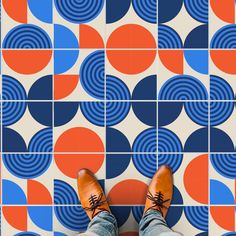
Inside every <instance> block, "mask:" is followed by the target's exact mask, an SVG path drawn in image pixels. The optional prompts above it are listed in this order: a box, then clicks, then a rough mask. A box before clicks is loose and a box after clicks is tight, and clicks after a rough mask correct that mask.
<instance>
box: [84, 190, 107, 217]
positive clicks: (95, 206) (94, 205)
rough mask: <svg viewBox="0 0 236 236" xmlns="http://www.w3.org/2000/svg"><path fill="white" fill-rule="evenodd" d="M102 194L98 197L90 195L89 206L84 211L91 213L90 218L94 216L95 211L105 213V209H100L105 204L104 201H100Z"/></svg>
mask: <svg viewBox="0 0 236 236" xmlns="http://www.w3.org/2000/svg"><path fill="white" fill-rule="evenodd" d="M102 197H103V193H101V194H100V195H99V196H97V195H91V196H90V197H89V204H90V207H85V208H84V210H85V211H92V218H93V217H94V216H95V211H96V210H101V211H106V209H103V208H100V206H101V205H102V204H103V203H105V202H106V200H103V201H102Z"/></svg>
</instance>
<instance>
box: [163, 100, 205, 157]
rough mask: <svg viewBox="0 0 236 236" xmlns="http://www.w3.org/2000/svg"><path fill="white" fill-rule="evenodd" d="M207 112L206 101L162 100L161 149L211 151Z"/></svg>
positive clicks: (173, 151)
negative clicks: (209, 147) (209, 149)
mask: <svg viewBox="0 0 236 236" xmlns="http://www.w3.org/2000/svg"><path fill="white" fill-rule="evenodd" d="M208 113H209V112H208V102H207V101H204V102H200V101H199V102H168V101H166V102H162V101H159V103H158V126H159V127H158V150H159V152H163V153H171V152H172V153H175V152H177V153H182V152H208V136H209V134H208V117H209V115H208Z"/></svg>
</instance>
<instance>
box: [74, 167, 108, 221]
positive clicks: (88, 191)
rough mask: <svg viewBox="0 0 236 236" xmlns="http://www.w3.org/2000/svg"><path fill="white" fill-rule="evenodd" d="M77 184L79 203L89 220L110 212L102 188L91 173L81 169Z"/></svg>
mask: <svg viewBox="0 0 236 236" xmlns="http://www.w3.org/2000/svg"><path fill="white" fill-rule="evenodd" d="M77 182H78V192H79V198H80V202H81V204H82V207H83V208H84V210H85V211H86V213H87V215H88V217H89V218H90V220H91V219H92V218H93V217H94V216H96V215H97V214H98V213H100V212H101V211H108V212H111V210H110V208H109V205H108V203H107V199H106V196H105V194H104V192H103V190H102V187H101V186H100V184H99V183H98V181H97V179H96V177H95V176H94V174H93V173H92V172H91V171H89V170H87V169H81V170H80V171H79V173H78V179H77Z"/></svg>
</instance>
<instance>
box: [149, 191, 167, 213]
mask: <svg viewBox="0 0 236 236" xmlns="http://www.w3.org/2000/svg"><path fill="white" fill-rule="evenodd" d="M147 198H148V199H150V200H151V201H152V203H153V205H152V206H151V207H150V208H152V209H156V207H157V209H158V211H159V212H160V213H161V215H162V216H163V212H162V209H163V208H165V209H168V207H166V206H165V205H164V203H166V202H168V201H170V199H166V200H164V195H163V193H162V192H157V193H155V195H154V196H153V195H152V194H151V193H150V191H148V194H147Z"/></svg>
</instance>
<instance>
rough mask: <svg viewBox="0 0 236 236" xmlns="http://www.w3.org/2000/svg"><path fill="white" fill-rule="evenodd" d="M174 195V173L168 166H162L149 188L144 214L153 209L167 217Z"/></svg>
mask: <svg viewBox="0 0 236 236" xmlns="http://www.w3.org/2000/svg"><path fill="white" fill-rule="evenodd" d="M172 194H173V177H172V171H171V169H170V168H169V167H168V166H161V167H160V168H159V169H158V171H157V172H156V173H155V175H154V176H153V178H152V181H151V183H150V185H149V187H148V192H147V198H146V203H145V208H144V213H146V212H147V211H148V210H150V209H153V210H157V211H159V212H160V213H161V214H162V216H163V217H165V216H166V214H167V211H168V208H169V206H170V203H171V199H172Z"/></svg>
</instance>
